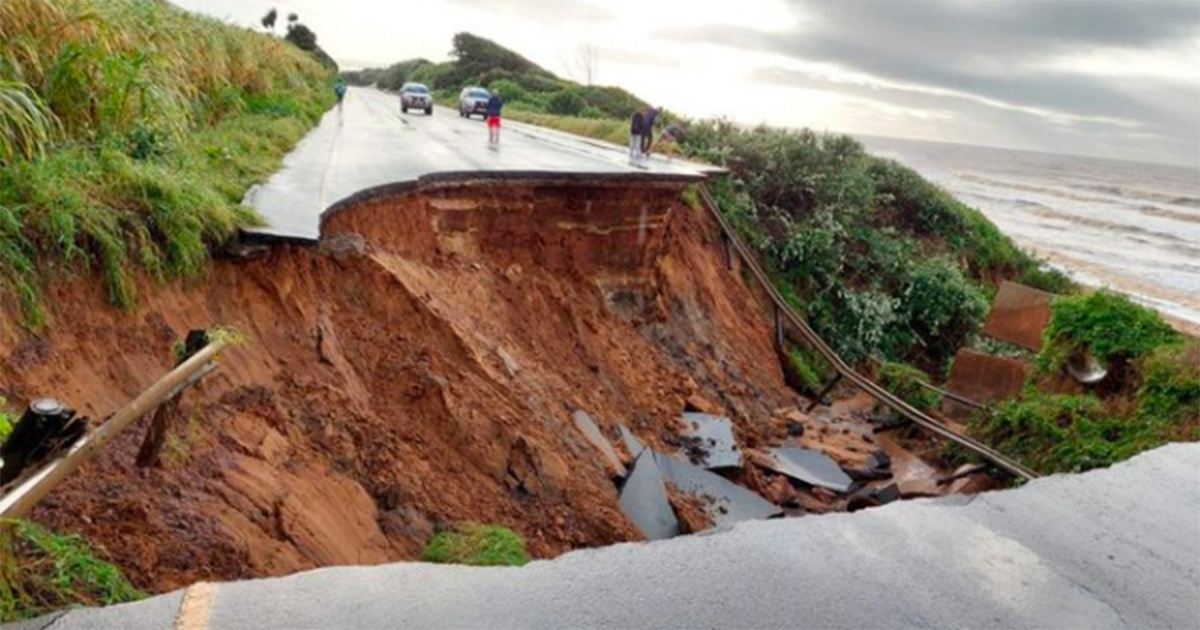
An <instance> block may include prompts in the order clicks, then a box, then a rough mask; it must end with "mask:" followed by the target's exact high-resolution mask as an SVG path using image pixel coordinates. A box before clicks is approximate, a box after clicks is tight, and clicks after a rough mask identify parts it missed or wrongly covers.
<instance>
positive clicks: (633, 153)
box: [629, 110, 645, 158]
mask: <svg viewBox="0 0 1200 630" xmlns="http://www.w3.org/2000/svg"><path fill="white" fill-rule="evenodd" d="M644 126H645V115H644V114H643V113H642V112H641V111H640V110H639V111H635V112H633V120H632V121H630V123H629V157H630V158H636V157H637V156H638V155H639V154H640V153H641V152H642V128H643V127H644Z"/></svg>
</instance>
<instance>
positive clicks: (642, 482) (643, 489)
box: [621, 451, 679, 540]
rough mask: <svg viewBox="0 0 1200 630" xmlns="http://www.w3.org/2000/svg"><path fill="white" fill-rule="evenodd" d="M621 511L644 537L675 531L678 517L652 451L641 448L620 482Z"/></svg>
mask: <svg viewBox="0 0 1200 630" xmlns="http://www.w3.org/2000/svg"><path fill="white" fill-rule="evenodd" d="M621 511H622V512H624V513H625V516H627V517H629V520H630V521H632V522H633V524H634V525H635V526H636V527H637V528H638V531H640V532H641V533H642V536H644V537H645V538H646V540H664V539H667V538H674V537H675V536H678V535H679V520H678V519H677V518H675V511H674V510H673V509H671V502H670V499H668V498H667V488H666V486H665V485H664V484H663V476H662V472H661V471H660V470H659V468H658V463H657V462H656V461H655V457H654V453H653V452H652V451H644V452H642V454H641V455H639V456H638V458H637V460H635V461H634V462H633V472H631V473H630V474H629V478H628V479H626V480H625V484H624V485H623V486H621Z"/></svg>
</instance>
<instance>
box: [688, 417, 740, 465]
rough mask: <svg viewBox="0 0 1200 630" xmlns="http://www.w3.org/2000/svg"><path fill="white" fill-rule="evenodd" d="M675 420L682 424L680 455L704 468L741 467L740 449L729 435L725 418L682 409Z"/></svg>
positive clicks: (730, 423)
mask: <svg viewBox="0 0 1200 630" xmlns="http://www.w3.org/2000/svg"><path fill="white" fill-rule="evenodd" d="M679 422H680V424H682V425H683V435H681V436H680V440H681V442H682V443H683V446H681V447H680V448H679V455H680V457H682V458H684V459H686V460H688V461H690V462H692V463H693V464H696V465H698V466H702V467H704V468H708V469H714V468H740V467H741V465H742V451H741V449H740V448H738V445H737V442H736V441H735V440H734V439H733V422H732V421H730V419H729V418H723V417H721V416H714V415H711V414H707V413H697V412H686V413H684V414H683V417H681V418H680V419H679Z"/></svg>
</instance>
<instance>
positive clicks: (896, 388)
mask: <svg viewBox="0 0 1200 630" xmlns="http://www.w3.org/2000/svg"><path fill="white" fill-rule="evenodd" d="M877 380H878V382H879V384H880V385H882V386H883V388H884V389H886V390H888V391H889V392H891V393H893V394H895V395H896V396H899V397H900V398H901V399H902V400H903V401H904V402H906V403H908V404H910V405H912V406H913V407H916V408H917V409H920V410H921V411H932V410H933V409H936V408H937V406H938V405H939V404H941V402H942V396H941V394H939V393H937V392H935V391H933V390H931V389H928V388H926V387H922V386H921V384H922V383H925V384H926V385H928V384H929V375H928V374H926V373H924V372H922V371H921V370H918V369H917V368H914V367H912V366H908V365H904V364H902V363H893V362H891V361H885V362H884V363H883V364H882V365H880V366H879V373H878V374H877Z"/></svg>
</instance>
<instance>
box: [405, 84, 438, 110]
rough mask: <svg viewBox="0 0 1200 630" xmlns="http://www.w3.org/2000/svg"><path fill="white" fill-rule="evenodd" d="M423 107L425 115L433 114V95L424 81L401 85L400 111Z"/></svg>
mask: <svg viewBox="0 0 1200 630" xmlns="http://www.w3.org/2000/svg"><path fill="white" fill-rule="evenodd" d="M410 109H423V110H425V115H427V116H432V115H433V95H432V94H430V93H429V88H427V87H425V84H424V83H405V84H404V85H402V86H401V87H400V111H401V112H404V113H406V114H407V113H408V110H410Z"/></svg>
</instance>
